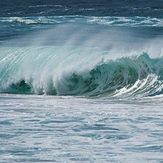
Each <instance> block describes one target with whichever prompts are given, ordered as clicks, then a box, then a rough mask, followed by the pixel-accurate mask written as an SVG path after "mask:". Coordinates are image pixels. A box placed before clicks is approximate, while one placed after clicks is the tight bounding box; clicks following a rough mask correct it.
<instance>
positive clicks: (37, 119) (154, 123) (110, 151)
mask: <svg viewBox="0 0 163 163" xmlns="http://www.w3.org/2000/svg"><path fill="white" fill-rule="evenodd" d="M162 107H163V100H162V96H158V97H157V98H155V99H153V98H146V99H142V100H140V99H138V100H137V99H135V100H132V101H130V100H120V99H118V100H116V99H114V100H113V99H112V100H111V99H110V100H108V99H86V98H74V97H63V96H62V97H53V96H49V97H46V96H28V95H26V96H22V95H1V96H0V129H1V130H0V136H1V139H0V144H1V147H0V158H1V161H0V162H8V163H9V162H13V163H14V162H132V163H137V162H151V163H155V162H157V163H161V162H163V155H162V153H163V110H162Z"/></svg>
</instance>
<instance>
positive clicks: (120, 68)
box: [0, 51, 163, 97]
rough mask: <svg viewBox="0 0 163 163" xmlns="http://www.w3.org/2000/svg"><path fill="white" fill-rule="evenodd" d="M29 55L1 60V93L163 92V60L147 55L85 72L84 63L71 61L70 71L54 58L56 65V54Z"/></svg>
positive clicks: (145, 94)
mask: <svg viewBox="0 0 163 163" xmlns="http://www.w3.org/2000/svg"><path fill="white" fill-rule="evenodd" d="M19 52H20V51H19ZM29 52H30V51H28V52H27V51H26V52H25V51H24V53H26V54H25V55H24V56H23V57H22V56H17V55H12V56H11V55H10V56H9V58H12V59H9V58H7V57H6V58H5V57H4V58H1V59H0V68H1V69H0V75H1V77H0V92H1V93H16V94H47V95H75V96H110V97H113V96H122V95H123V96H136V95H137V96H152V95H158V94H161V93H162V90H163V82H162V79H163V73H162V72H163V58H157V59H152V58H150V57H149V56H148V54H145V53H144V54H142V55H140V56H137V57H122V58H119V59H116V60H107V61H104V60H101V61H99V62H97V63H96V64H94V66H91V67H89V68H84V69H82V68H81V67H82V65H81V63H82V62H81V63H78V64H79V65H77V66H75V67H71V64H72V65H74V64H75V62H74V61H73V59H72V58H71V59H70V60H69V61H68V62H69V67H71V69H69V70H68V67H67V65H65V66H64V64H65V63H64V62H63V61H62V62H63V63H61V61H60V63H59V60H58V59H59V58H56V57H54V58H55V59H56V60H58V61H57V62H53V61H54V60H53V59H54V58H53V56H52V55H49V56H48V57H47V56H43V55H42V56H41V55H40V56H38V57H35V59H34V58H32V57H30V56H29V54H28V53H29ZM27 56H28V57H29V58H28V60H27V58H26V57H27ZM85 59H86V58H85ZM70 61H71V62H70ZM84 67H87V66H86V65H85V66H84Z"/></svg>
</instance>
